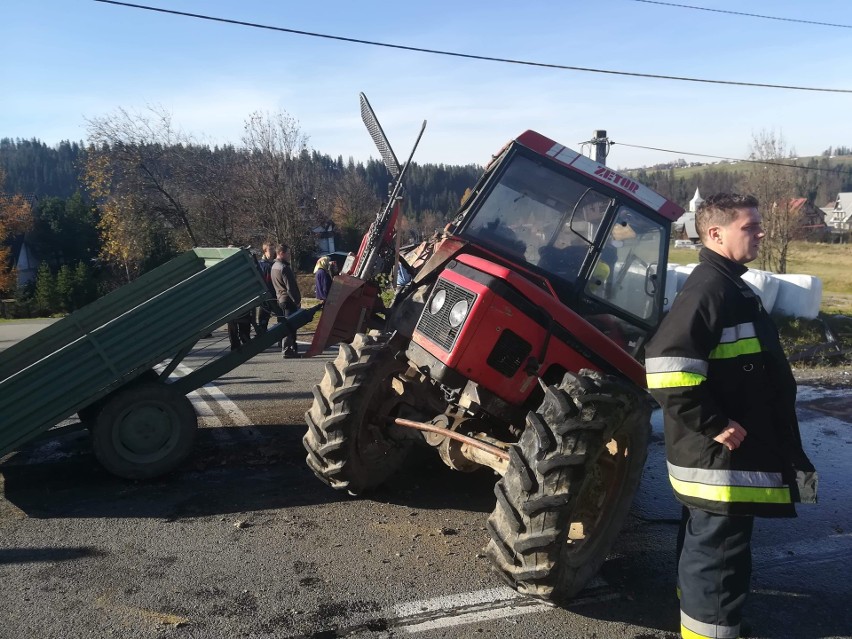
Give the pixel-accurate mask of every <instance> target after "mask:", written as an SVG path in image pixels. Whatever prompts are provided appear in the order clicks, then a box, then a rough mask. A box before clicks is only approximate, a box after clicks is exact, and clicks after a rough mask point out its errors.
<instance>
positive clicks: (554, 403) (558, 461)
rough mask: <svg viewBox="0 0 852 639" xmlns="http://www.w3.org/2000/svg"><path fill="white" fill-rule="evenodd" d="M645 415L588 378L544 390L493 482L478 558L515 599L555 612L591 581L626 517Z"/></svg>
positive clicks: (613, 384) (634, 395) (640, 400)
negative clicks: (483, 556)
mask: <svg viewBox="0 0 852 639" xmlns="http://www.w3.org/2000/svg"><path fill="white" fill-rule="evenodd" d="M650 414H651V408H650V405H649V403H648V402H647V401H646V399H645V398H644V397H643V396H642V395H641V394H640V392H639V391H638V390H636V389H634V388H632V387H629V386H627V385H626V384H625V383H623V382H620V381H618V380H617V379H616V378H614V377H610V376H604V375H600V374H598V373H595V372H592V371H581V375H574V374H572V373H568V374H566V375H565V378H564V379H563V380H562V383H561V384H558V385H554V386H550V387H548V389H547V391H546V392H545V397H544V400H543V402H542V404H541V406H540V407H539V409H538V410H537V411H535V412H530V413H529V414H528V415H527V419H526V429H525V431H524V433H523V434H522V435H521V438H520V440H519V442H518V444H517V445H516V446H514V447H513V448H512V450H511V452H510V455H511V457H510V461H509V468H508V471H507V472H506V474H505V475H504V476H503V477H502V478H501V479H500V480H499V481H498V482H497V484H496V486H495V489H494V492H495V494H496V496H497V504H496V506H495V508H494V511H493V513H492V514H491V516H490V517H489V519H488V531H489V534H490V536H491V541H490V542H489V543H488V547H487V550H486V552H487V555H488V557H489V559H490V560H491V562H492V565H493V566H494V568H495V570H496V571H497V572H498V573H499V574H500V575H501V576H502V577H503V579H504V580H505V581H506V582H507V583H508V584H509V585H510V586H512V587H513V588H516V589H517V590H518V591H519V592H522V593H525V594H528V595H531V596H535V597H540V598H542V599H549V600H553V601H556V602H564V601H567V600H568V599H570V598H571V597H573V596H574V595H575V594H577V593H578V592H579V591H580V590H582V589H583V588H584V587H585V585H586V584H587V583H588V582H589V580H590V579H591V578H592V577H593V576H594V575H595V574H596V573H597V572H598V570H599V569H600V567H601V565H602V564H603V561H604V559H605V558H606V555H607V553H608V552H609V549H610V547H611V545H612V543H613V542H614V541H615V538H616V536H617V535H618V532H619V530H620V529H621V527H622V526H623V524H624V521H625V519H626V518H627V514H628V512H629V510H630V506H631V503H632V501H633V496H634V494H635V492H636V489H637V487H638V485H639V481H640V479H641V477H642V469H643V467H644V465H645V458H646V456H647V453H648V438H649V435H650Z"/></svg>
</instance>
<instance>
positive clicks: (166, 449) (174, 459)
mask: <svg viewBox="0 0 852 639" xmlns="http://www.w3.org/2000/svg"><path fill="white" fill-rule="evenodd" d="M197 428H198V417H197V416H196V414H195V409H194V408H193V407H192V402H190V401H189V399H187V397H186V395H184V394H183V393H181V392H180V391H177V390H175V389H173V388H172V387H170V386H169V385H168V384H163V383H160V382H150V381H144V382H139V383H134V384H131V385H129V386H128V387H127V388H126V389H124V390H120V391H118V392H116V393H114V394H111V395H109V396H108V398H107V401H106V402H105V403H104V405H103V406H102V407H101V409H100V411H99V412H98V414H97V418H96V420H95V422H94V424H93V425H92V428H91V434H92V446H93V447H94V451H95V456H96V457H97V458H98V461H99V462H100V463H101V464H102V465H103V466H104V468H106V469H107V470H108V471H109V472H111V473H112V474H114V475H118V476H119V477H124V478H126V479H152V478H154V477H158V476H160V475H164V474H166V473H168V472H171V471H172V470H174V469H175V468H177V466H178V465H180V463H181V462H182V461H183V460H184V459H186V457H187V456H188V455H189V453H190V452H191V451H192V445H193V442H194V440H195V431H196V430H197Z"/></svg>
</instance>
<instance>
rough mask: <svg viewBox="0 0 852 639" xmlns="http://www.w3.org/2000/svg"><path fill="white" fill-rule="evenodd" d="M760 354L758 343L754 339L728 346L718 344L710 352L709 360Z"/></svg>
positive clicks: (742, 340) (743, 340) (732, 343)
mask: <svg viewBox="0 0 852 639" xmlns="http://www.w3.org/2000/svg"><path fill="white" fill-rule="evenodd" d="M759 352H760V341H759V340H758V339H757V338H756V337H750V338H748V339H741V340H739V341H738V342H731V343H730V344H719V345H718V346H717V347H716V348H714V349H713V350H712V351H710V359H730V358H732V357H738V356H740V355H751V354H752V353H759Z"/></svg>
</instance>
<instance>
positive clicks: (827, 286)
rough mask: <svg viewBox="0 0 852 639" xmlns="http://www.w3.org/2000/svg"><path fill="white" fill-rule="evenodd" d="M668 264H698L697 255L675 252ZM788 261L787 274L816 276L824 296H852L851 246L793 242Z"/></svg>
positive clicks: (690, 252)
mask: <svg viewBox="0 0 852 639" xmlns="http://www.w3.org/2000/svg"><path fill="white" fill-rule="evenodd" d="M669 261H670V262H671V263H673V264H691V263H695V262H697V261H698V252H697V251H694V250H692V249H672V250H671V251H670V255H669ZM788 261H789V264H788V265H787V272H788V273H797V274H798V273H801V274H804V275H814V276H816V277H818V278H819V279H820V280H821V281H822V292H823V297H826V296H840V297H843V296H846V297H852V277H850V273H852V244H815V243H810V242H793V243H792V244H791V246H790V254H789V260H788Z"/></svg>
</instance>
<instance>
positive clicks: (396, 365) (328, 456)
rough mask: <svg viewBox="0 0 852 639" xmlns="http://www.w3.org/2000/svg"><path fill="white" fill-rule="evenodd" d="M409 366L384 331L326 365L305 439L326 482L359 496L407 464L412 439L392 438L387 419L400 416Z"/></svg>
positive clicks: (360, 337)
mask: <svg viewBox="0 0 852 639" xmlns="http://www.w3.org/2000/svg"><path fill="white" fill-rule="evenodd" d="M406 366H407V365H406V364H405V363H404V362H399V361H397V360H396V359H394V356H393V352H392V351H391V349H390V348H389V347H388V344H387V336H386V335H382V334H380V333H378V332H371V333H370V334H369V335H364V334H357V335H355V338H354V339H353V340H352V343H351V344H341V345H340V351H339V353H338V355H337V358H336V359H335V360H334V362H329V363H327V364H326V365H325V375H324V376H323V379H322V382H320V384H319V385H317V386H314V391H313V392H314V403H313V405H312V406H311V409H310V410H309V411H308V412H306V413H305V421H306V422H307V424H308V432H307V433H306V434H305V436H304V438H303V439H302V442H303V443H304V446H305V450H307V452H308V456H307V463H308V466H309V467H310V468H311V470H312V471H313V472H314V474H315V475H316V476H317V477H319V478H320V479H321V480H322V481H323V482H324V483H326V484H328V485H329V486H331V487H332V488H337V489H339V490H346V491H348V492H349V493H350V494H352V495H357V494H360V493H362V492H365V491H369V490H370V489H373V488H375V487H377V486H378V485H379V484H381V483H382V482H384V481H385V480H386V479H387V478H388V477H390V476H391V475H392V474H393V473H394V472H396V471H397V470H398V469H399V467H400V466H401V465H402V463H403V461H404V459H405V457H406V455H407V453H408V451H409V449H410V448H411V440H408V439H394V438H392V437H391V436H390V434H389V430H388V425H387V423H386V422H384V421H383V419H382V418H383V417H386V416H392V415H394V414H396V413H397V411H398V409H399V407H400V405H401V404H402V396H401V395H400V394H398V393H397V392H396V391H395V390H394V388H393V378H394V376H395V375H397V374H398V373H400V372H402V371H404V370H405V368H406Z"/></svg>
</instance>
